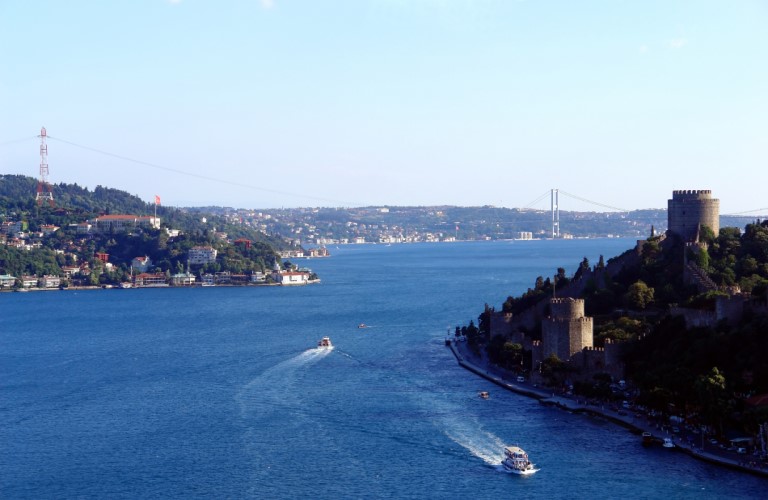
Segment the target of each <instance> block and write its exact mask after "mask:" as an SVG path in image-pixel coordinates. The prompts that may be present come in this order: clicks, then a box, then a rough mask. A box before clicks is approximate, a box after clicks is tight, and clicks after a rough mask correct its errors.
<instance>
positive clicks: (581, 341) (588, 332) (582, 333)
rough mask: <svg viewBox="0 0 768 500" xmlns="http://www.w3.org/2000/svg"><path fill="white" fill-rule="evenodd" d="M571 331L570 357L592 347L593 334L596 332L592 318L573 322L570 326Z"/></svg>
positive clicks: (569, 337) (569, 339) (569, 341)
mask: <svg viewBox="0 0 768 500" xmlns="http://www.w3.org/2000/svg"><path fill="white" fill-rule="evenodd" d="M569 330H570V332H569V335H568V343H569V346H568V349H569V353H570V355H569V357H570V356H573V354H574V353H577V352H579V351H581V350H582V349H584V348H585V347H592V338H593V335H592V332H593V331H594V324H593V321H592V318H579V319H577V320H572V321H571V322H570V325H569Z"/></svg>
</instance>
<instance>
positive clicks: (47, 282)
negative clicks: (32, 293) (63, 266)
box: [39, 274, 61, 288]
mask: <svg viewBox="0 0 768 500" xmlns="http://www.w3.org/2000/svg"><path fill="white" fill-rule="evenodd" d="M59 285H61V278H59V277H58V276H48V275H47V274H46V275H45V276H43V277H42V278H40V281H39V286H40V288H59Z"/></svg>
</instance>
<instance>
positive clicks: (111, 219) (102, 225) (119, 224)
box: [78, 215, 160, 233]
mask: <svg viewBox="0 0 768 500" xmlns="http://www.w3.org/2000/svg"><path fill="white" fill-rule="evenodd" d="M93 225H94V227H95V228H96V231H99V232H102V233H105V232H109V231H114V232H123V231H128V230H130V229H134V228H137V227H146V228H153V229H160V218H159V217H152V216H150V215H146V216H139V215H102V216H101V217H97V218H96V219H95V220H94V221H93ZM78 229H79V228H78Z"/></svg>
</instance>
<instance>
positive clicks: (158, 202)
mask: <svg viewBox="0 0 768 500" xmlns="http://www.w3.org/2000/svg"><path fill="white" fill-rule="evenodd" d="M159 204H160V197H159V196H157V195H155V205H159Z"/></svg>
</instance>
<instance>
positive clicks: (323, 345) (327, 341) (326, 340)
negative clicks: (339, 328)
mask: <svg viewBox="0 0 768 500" xmlns="http://www.w3.org/2000/svg"><path fill="white" fill-rule="evenodd" d="M317 348H318V349H333V344H331V338H330V337H323V338H322V339H320V340H319V341H318V342H317Z"/></svg>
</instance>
